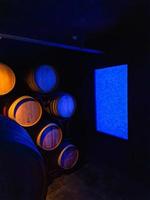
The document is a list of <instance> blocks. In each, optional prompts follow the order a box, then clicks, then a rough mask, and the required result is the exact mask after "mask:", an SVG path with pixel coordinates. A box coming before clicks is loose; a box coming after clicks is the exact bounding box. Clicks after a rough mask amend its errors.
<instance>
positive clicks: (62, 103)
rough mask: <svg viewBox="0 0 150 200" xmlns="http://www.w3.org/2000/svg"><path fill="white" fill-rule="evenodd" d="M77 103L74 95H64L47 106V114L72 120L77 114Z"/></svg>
mask: <svg viewBox="0 0 150 200" xmlns="http://www.w3.org/2000/svg"><path fill="white" fill-rule="evenodd" d="M75 108H76V103H75V99H74V98H73V96H72V95H70V94H67V93H62V94H60V95H59V96H57V97H56V98H54V99H53V100H51V101H49V102H48V103H47V104H46V105H45V109H46V111H47V112H49V113H50V114H52V115H54V116H58V117H62V118H70V117H72V115H73V114H74V112H75Z"/></svg>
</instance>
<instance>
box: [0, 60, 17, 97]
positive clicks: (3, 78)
mask: <svg viewBox="0 0 150 200" xmlns="http://www.w3.org/2000/svg"><path fill="white" fill-rule="evenodd" d="M15 83H16V78H15V74H14V72H13V71H12V69H11V68H10V67H8V66H7V65H5V64H2V63H0V95H5V94H7V93H9V92H10V91H11V90H12V89H13V88H14V86H15Z"/></svg>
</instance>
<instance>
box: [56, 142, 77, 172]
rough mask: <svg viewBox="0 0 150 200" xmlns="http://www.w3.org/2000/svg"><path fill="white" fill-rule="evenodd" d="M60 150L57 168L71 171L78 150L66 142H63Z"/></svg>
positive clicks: (75, 161)
mask: <svg viewBox="0 0 150 200" xmlns="http://www.w3.org/2000/svg"><path fill="white" fill-rule="evenodd" d="M60 149H61V151H60V153H59V156H58V160H57V161H58V165H59V167H60V168H62V169H65V170H67V169H72V168H73V167H74V166H75V165H76V163H77V161H78V159H79V150H78V149H77V147H76V146H75V145H73V144H71V143H68V142H67V143H66V142H64V143H63V144H62V145H61V147H60Z"/></svg>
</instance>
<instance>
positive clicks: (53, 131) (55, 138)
mask: <svg viewBox="0 0 150 200" xmlns="http://www.w3.org/2000/svg"><path fill="white" fill-rule="evenodd" d="M61 141H62V130H61V128H60V127H59V126H58V125H57V124H55V123H49V124H48V125H46V126H45V127H44V128H43V129H42V130H41V131H40V133H39V135H38V137H37V145H38V146H40V147H41V148H42V149H43V150H46V151H52V150H54V149H56V148H57V147H58V146H59V144H60V143H61Z"/></svg>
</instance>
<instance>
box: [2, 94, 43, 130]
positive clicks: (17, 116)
mask: <svg viewBox="0 0 150 200" xmlns="http://www.w3.org/2000/svg"><path fill="white" fill-rule="evenodd" d="M4 115H7V116H8V117H9V118H11V119H13V120H15V121H16V122H17V123H18V124H20V125H21V126H24V127H30V126H33V125H35V124H36V123H37V122H38V121H39V120H40V118H41V116H42V107H41V105H40V103H39V102H38V101H37V100H35V99H34V98H33V97H31V96H22V97H19V98H18V99H16V100H15V101H13V103H12V104H10V106H7V107H5V108H4Z"/></svg>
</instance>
